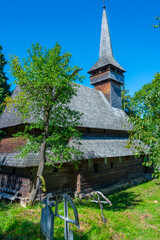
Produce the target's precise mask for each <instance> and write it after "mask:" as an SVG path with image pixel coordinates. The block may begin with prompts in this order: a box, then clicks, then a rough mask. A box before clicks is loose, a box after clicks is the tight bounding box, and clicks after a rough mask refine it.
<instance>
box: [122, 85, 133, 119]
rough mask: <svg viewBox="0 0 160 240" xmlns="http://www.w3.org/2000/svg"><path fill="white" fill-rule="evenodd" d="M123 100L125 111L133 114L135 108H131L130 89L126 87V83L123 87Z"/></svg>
mask: <svg viewBox="0 0 160 240" xmlns="http://www.w3.org/2000/svg"><path fill="white" fill-rule="evenodd" d="M121 100H122V109H123V111H125V113H126V114H127V115H128V116H130V115H131V114H132V115H133V109H132V108H131V96H130V94H129V90H127V89H125V85H122V88H121Z"/></svg>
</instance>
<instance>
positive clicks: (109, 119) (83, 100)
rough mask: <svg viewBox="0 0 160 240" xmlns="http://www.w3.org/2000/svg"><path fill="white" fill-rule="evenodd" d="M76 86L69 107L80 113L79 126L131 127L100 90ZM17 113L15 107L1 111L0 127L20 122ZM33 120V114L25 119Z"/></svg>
mask: <svg viewBox="0 0 160 240" xmlns="http://www.w3.org/2000/svg"><path fill="white" fill-rule="evenodd" d="M77 86H78V91H77V96H74V97H73V98H72V100H71V102H70V104H69V107H70V108H71V109H74V110H76V111H79V112H80V113H82V117H81V120H80V126H81V125H82V127H87V128H101V129H109V130H130V129H131V125H129V124H128V122H127V116H126V115H125V113H124V111H122V110H120V109H117V108H113V107H111V106H110V104H109V102H108V101H107V99H106V98H105V96H104V95H103V93H102V92H100V91H98V90H95V89H92V88H88V87H85V86H82V85H77ZM18 91H20V88H19V87H18V86H17V87H16V89H15V91H14V94H13V95H15V94H17V93H18ZM17 113H18V111H17V109H11V110H10V111H8V110H6V111H5V112H3V113H2V115H1V117H0V128H6V127H11V126H16V125H19V124H22V123H23V122H22V120H21V117H20V116H19V115H18V114H17ZM34 121H35V118H34V116H31V118H30V119H28V120H27V122H28V123H31V122H34Z"/></svg>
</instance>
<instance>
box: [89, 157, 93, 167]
mask: <svg viewBox="0 0 160 240" xmlns="http://www.w3.org/2000/svg"><path fill="white" fill-rule="evenodd" d="M92 165H93V162H92V159H88V167H92Z"/></svg>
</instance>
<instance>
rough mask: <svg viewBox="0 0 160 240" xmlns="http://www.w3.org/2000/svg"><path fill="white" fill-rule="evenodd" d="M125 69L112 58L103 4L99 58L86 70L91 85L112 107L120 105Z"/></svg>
mask: <svg viewBox="0 0 160 240" xmlns="http://www.w3.org/2000/svg"><path fill="white" fill-rule="evenodd" d="M124 72H125V70H124V69H123V68H122V67H121V66H120V64H119V63H118V62H117V61H116V60H115V59H114V57H113V52H112V45H111V40H110V33H109V27H108V21H107V14H106V7H105V4H104V5H103V15H102V26H101V37H100V50H99V59H98V61H97V62H96V63H95V64H94V65H93V67H92V68H91V69H90V70H89V71H88V73H89V74H91V76H90V83H91V85H94V86H95V89H97V90H99V91H102V92H103V94H104V95H105V97H106V98H107V100H108V102H109V103H110V105H111V106H112V107H115V108H120V109H121V108H122V106H121V85H122V84H124V75H123V73H124Z"/></svg>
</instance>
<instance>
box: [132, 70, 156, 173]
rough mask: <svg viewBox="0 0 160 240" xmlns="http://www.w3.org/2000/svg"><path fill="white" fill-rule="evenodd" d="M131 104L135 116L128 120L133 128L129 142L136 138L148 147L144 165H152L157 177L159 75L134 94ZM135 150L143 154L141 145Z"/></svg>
mask: <svg viewBox="0 0 160 240" xmlns="http://www.w3.org/2000/svg"><path fill="white" fill-rule="evenodd" d="M131 104H132V108H133V110H134V112H135V113H136V116H132V117H131V118H130V119H131V122H132V124H133V126H134V129H133V131H132V133H131V141H133V140H134V139H135V138H136V139H139V140H141V141H142V142H143V143H145V144H147V145H148V146H149V147H150V149H148V153H149V154H150V155H149V158H145V161H144V164H145V165H146V166H152V165H153V167H154V170H155V175H156V176H158V174H159V172H160V73H157V74H156V75H155V78H154V79H153V81H152V82H151V83H148V84H146V85H144V86H143V87H142V89H141V90H139V91H138V92H136V93H135V95H134V96H133V98H132V101H131ZM137 148H138V150H140V151H141V152H142V153H143V147H142V145H141V144H140V145H139V146H138V147H137ZM145 151H147V150H145Z"/></svg>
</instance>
